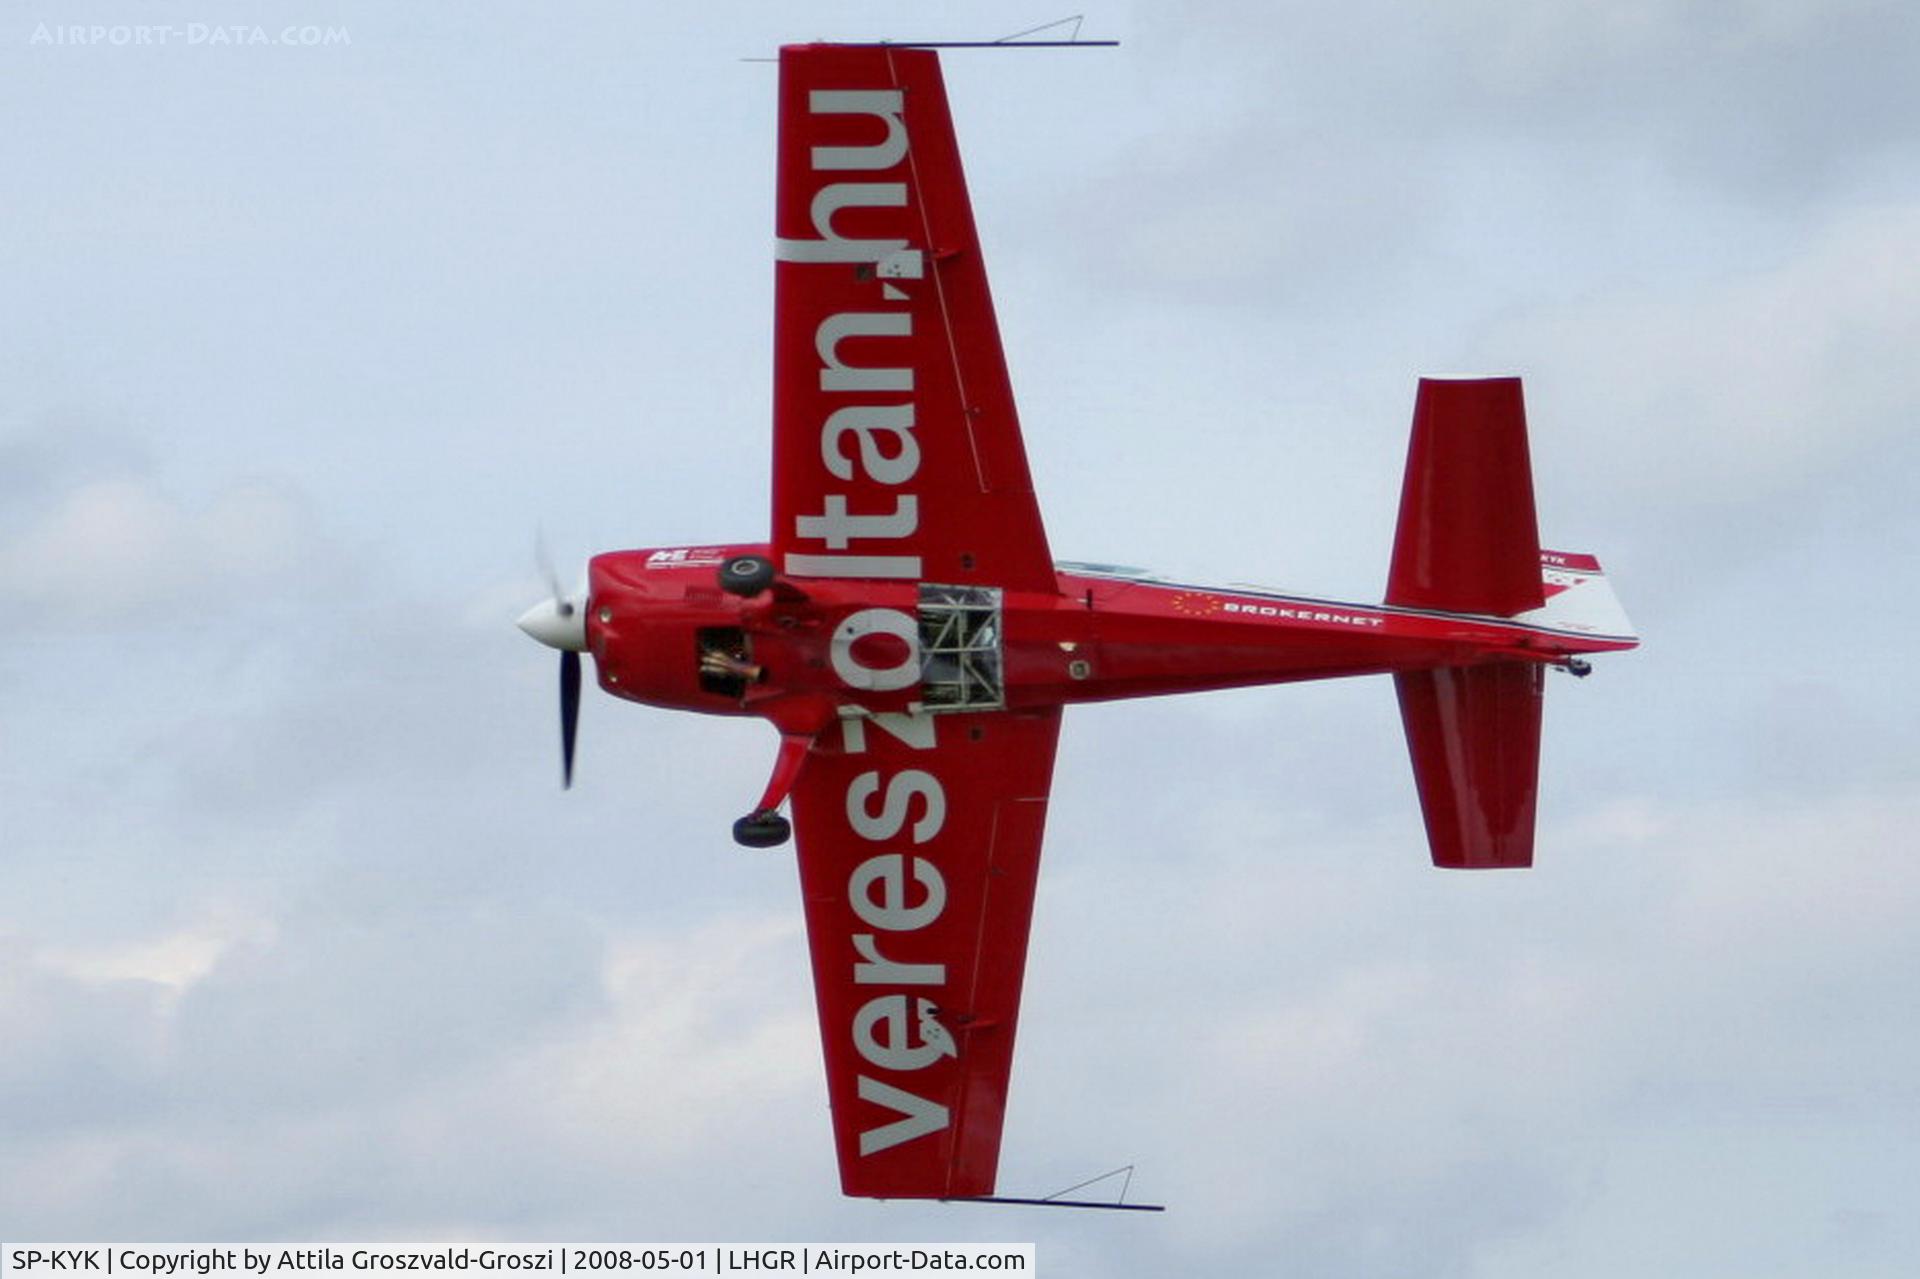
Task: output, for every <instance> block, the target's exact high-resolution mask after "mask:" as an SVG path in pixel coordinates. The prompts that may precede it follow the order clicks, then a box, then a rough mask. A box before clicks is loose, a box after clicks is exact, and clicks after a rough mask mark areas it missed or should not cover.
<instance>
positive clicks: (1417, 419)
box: [1387, 377, 1544, 616]
mask: <svg viewBox="0 0 1920 1279" xmlns="http://www.w3.org/2000/svg"><path fill="white" fill-rule="evenodd" d="M1543 598H1544V597H1543V596H1542V594H1541V589H1540V532H1539V529H1538V527H1537V525H1536V524H1535V521H1534V513H1533V471H1532V467H1531V465H1530V463H1529V461H1528V458H1527V414H1526V408H1525V406H1524V404H1523V403H1522V400H1521V396H1520V379H1519V378H1517V377H1503V378H1482V379H1476V380H1472V381H1440V380H1436V379H1433V378H1422V379H1421V380H1420V391H1419V395H1418V397H1417V398H1416V399H1415V400H1414V406H1413V438H1412V441H1411V442H1410V443H1409V444H1408V447H1407V475H1406V480H1405V483H1404V485H1403V486H1402V488H1401V490H1400V524H1399V527H1398V529H1397V530H1396V531H1395V533H1394V537H1393V566H1392V568H1391V569H1390V570H1389V571H1388V574H1387V603H1389V604H1402V605H1408V606H1411V607H1414V608H1438V609H1446V610H1447V611H1449V612H1455V613H1497V614H1500V615H1502V616H1511V615H1512V614H1514V613H1521V612H1525V611H1526V610H1527V609H1531V608H1539V607H1540V605H1541V603H1542V601H1543Z"/></svg>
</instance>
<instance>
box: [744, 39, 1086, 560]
mask: <svg viewBox="0 0 1920 1279" xmlns="http://www.w3.org/2000/svg"><path fill="white" fill-rule="evenodd" d="M775 231H776V234H777V236H778V251H777V253H776V258H777V263H776V266H775V268H774V356H773V384H774V385H773V391H774V397H773V546H774V553H775V557H776V562H777V563H778V564H779V565H780V567H781V569H782V571H783V572H785V573H787V574H789V575H791V576H796V577H808V576H815V577H881V578H886V577H892V578H902V579H912V580H931V581H939V582H955V583H963V584H977V585H983V586H999V587H1004V588H1009V589H1016V590H1041V591H1051V590H1053V589H1054V577H1053V563H1052V556H1051V554H1050V553H1049V552H1048V550H1047V538H1046V533H1045V531H1044V529H1043V528H1042V527H1041V523H1040V510H1039V506H1038V505H1037V504H1036V503H1035V501H1034V496H1033V482H1032V480H1031V478H1030V477H1029V475H1028V472H1027V458H1026V451H1025V449H1024V448H1023V447H1022V445H1021V443H1020V422H1019V419H1018V418H1017V417H1016V416H1015V414H1014V407H1013V389H1012V386H1011V385H1010V384H1009V382H1008V380H1007V368H1006V362H1005V360H1004V358H1003V357H1002V355H1001V351H1000V333H999V329H998V327H997V325H996V324H995V323H994V318H993V299H992V297H991V296H990V295H989V293H988V291H987V273H986V267H985V265H984V264H983V263H982V261H981V257H980V242H979V239H978V238H977V237H976V235H975V234H974V226H973V211H972V209H971V207H970V206H969V204H968V202H967V185H966V178H965V176H964V175H963V174H962V172H961V170H960V153H959V149H958V147H957V146H956V145H955V143H954V137H953V122H952V119H951V117H950V116H949V115H948V112H947V97H946V89H945V87H944V86H943V84H942V82H941V78H940V63H939V60H938V56H937V55H936V54H934V53H933V52H931V51H929V50H914V49H892V48H880V47H857V46H844V45H802V46H791V47H788V48H784V49H782V50H781V51H780V142H779V175H778V195H777V212H776V227H775Z"/></svg>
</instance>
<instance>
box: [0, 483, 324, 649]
mask: <svg viewBox="0 0 1920 1279" xmlns="http://www.w3.org/2000/svg"><path fill="white" fill-rule="evenodd" d="M313 549H314V530H313V528H312V522H311V516H310V515H309V513H308V511H307V510H306V508H305V506H304V504H303V503H302V502H301V501H300V500H299V499H298V498H297V497H296V496H295V495H294V494H293V493H292V492H291V490H289V489H287V488H286V487H284V486H281V485H275V484H266V483H251V484H242V485H236V486H233V487H230V488H227V489H225V490H223V491H221V492H219V493H218V494H216V495H215V496H213V497H212V498H211V499H210V500H208V501H207V502H205V503H203V504H188V503H183V502H180V501H177V500H175V499H173V498H172V497H170V496H169V495H167V494H166V493H165V492H163V491H162V490H161V489H160V488H159V487H158V486H157V485H155V484H154V483H152V482H151V481H150V480H146V479H142V478H131V477H129V478H115V479H98V480H92V481H89V482H86V483H83V484H80V485H79V486H77V487H75V488H73V489H71V490H69V491H67V492H66V493H64V494H62V495H61V496H60V497H59V498H58V499H57V500H56V501H55V502H54V503H53V504H52V505H51V509H49V510H47V511H46V513H45V514H44V515H43V516H42V517H41V518H40V519H39V520H37V521H35V522H34V523H32V524H30V525H28V526H27V527H25V528H23V529H21V530H20V531H19V532H17V533H16V534H15V535H14V536H12V537H11V538H9V539H8V540H7V541H6V542H5V543H4V544H0V599H4V600H6V601H7V602H8V607H9V611H11V612H14V613H15V614H16V623H15V624H16V625H18V624H19V617H18V615H20V614H24V615H25V616H27V617H37V618H40V619H42V620H43V623H44V624H57V625H59V626H61V627H71V626H73V625H75V624H76V623H79V624H99V623H107V622H126V621H136V620H139V619H142V618H146V617H151V616H153V615H154V614H155V613H161V614H163V615H166V616H169V617H172V616H176V615H178V614H179V613H182V612H186V611H191V610H194V609H196V608H203V609H206V610H208V611H210V612H211V611H218V610H221V609H223V608H228V607H232V606H233V605H234V604H235V603H236V601H239V600H241V599H242V598H243V597H244V596H246V595H249V594H251V593H254V592H257V591H258V590H260V589H261V588H262V587H263V586H265V587H272V586H273V585H274V582H275V579H276V578H277V577H281V576H284V575H287V574H292V573H297V572H298V573H312V571H313V570H314V569H315V568H316V567H317V566H316V565H315V564H314V563H313V557H312V551H313ZM56 619H57V622H56Z"/></svg>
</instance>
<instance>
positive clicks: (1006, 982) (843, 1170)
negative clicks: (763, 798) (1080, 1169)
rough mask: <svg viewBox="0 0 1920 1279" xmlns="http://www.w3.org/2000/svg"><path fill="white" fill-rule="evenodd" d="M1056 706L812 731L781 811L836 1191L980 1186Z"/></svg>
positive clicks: (1007, 1064) (1035, 863)
mask: <svg viewBox="0 0 1920 1279" xmlns="http://www.w3.org/2000/svg"><path fill="white" fill-rule="evenodd" d="M1059 727H1060V711H1059V708H1058V707H1051V708H1048V709H1046V710H1043V711H1038V712H1007V711H999V712H987V713H981V714H943V715H927V714H914V715H908V714H889V715H874V716H871V717H867V718H863V719H847V720H842V721H841V722H840V723H839V724H838V725H836V726H832V727H829V728H828V729H827V731H826V732H824V733H822V734H821V735H820V737H819V738H818V739H817V740H816V742H815V744H814V748H813V751H812V753H811V754H809V756H808V757H807V762H806V766H805V768H804V769H803V770H802V772H801V775H800V781H799V785H798V786H797V787H796V788H795V790H794V793H793V814H794V820H795V825H796V827H797V831H796V833H797V836H798V841H799V863H800V888H801V892H802V894H803V895H804V897H805V899H806V912H807V938H808V945H809V947H810V949H811V951H812V955H813V982H814V991H815V994H816V996H817V999H818V1002H819V1010H820V1040H821V1045H822V1047H823V1049H824V1052H825V1056H826V1066H827V1093H828V1098H829V1100H830V1102H831V1103H832V1107H833V1127H834V1142H835V1145H836V1147H837V1149H838V1152H839V1157H840V1184H841V1188H842V1189H843V1190H844V1191H845V1192H846V1193H847V1194H849V1195H866V1196H871V1197H875V1198H883V1199H892V1198H961V1197H966V1196H972V1195H987V1194H992V1193H993V1184H994V1171H995V1168H996V1166H997V1165H998V1163H999V1157H1000V1123H1001V1118H1002V1115H1003V1113H1004V1111H1005V1107H1006V1099H1007V1079H1008V1074H1009V1072H1010V1071H1011V1069H1012V1065H1013V1035H1014V1026H1015V1023H1016V1020H1017V1018H1018V1015H1019V1010H1020V981H1021V974H1022V972H1023V970H1024V968H1025V965H1026V954H1027V928H1028V924H1029V922H1030V920H1031V918H1032V913H1033V890H1034V882H1035V879H1036V877H1037V876H1038V874H1039V869H1040V837H1041V831H1042V828H1043V826H1044V824H1045V821H1046V811H1047V790H1048V784H1049V782H1050V780H1051V778H1052V774H1053V748H1054V741H1055V738H1056V737H1057V735H1058V732H1059Z"/></svg>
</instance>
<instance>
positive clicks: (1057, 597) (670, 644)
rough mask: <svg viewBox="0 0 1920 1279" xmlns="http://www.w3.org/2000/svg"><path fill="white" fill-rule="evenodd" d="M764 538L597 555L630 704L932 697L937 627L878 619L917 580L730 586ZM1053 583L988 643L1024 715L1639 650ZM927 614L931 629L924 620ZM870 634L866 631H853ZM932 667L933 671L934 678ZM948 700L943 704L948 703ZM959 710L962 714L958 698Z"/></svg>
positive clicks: (884, 705) (1006, 695) (1225, 592)
mask: <svg viewBox="0 0 1920 1279" xmlns="http://www.w3.org/2000/svg"><path fill="white" fill-rule="evenodd" d="M747 554H753V555H765V554H767V547H766V546H764V545H739V546H718V547H699V548H675V549H671V550H638V551H619V552H614V553H611V554H605V555H599V556H596V557H595V558H594V559H593V561H592V566H591V579H590V582H591V595H590V602H589V607H588V617H587V647H588V651H590V652H591V653H592V654H593V656H594V659H595V662H596V665H597V667H598V672H599V680H600V686H601V687H602V688H603V689H605V690H606V691H607V692H609V693H612V694H613V695H614V696H616V697H623V698H626V699H628V700H630V701H636V702H642V703H645V704H647V705H652V706H662V707H669V708H673V709H676V710H691V711H700V712H704V713H706V714H712V715H758V716H762V717H764V718H767V719H769V720H772V721H773V722H774V723H775V724H776V725H778V726H779V727H780V728H781V729H782V731H784V732H790V733H811V732H817V731H818V730H819V729H820V728H821V727H823V726H824V725H825V724H827V723H829V722H831V721H832V720H833V718H834V717H835V715H836V714H837V713H838V712H839V711H840V709H841V707H843V706H846V705H848V704H857V705H859V706H860V707H861V708H862V709H864V710H866V711H871V712H880V711H888V710H903V709H906V708H908V707H910V706H914V705H926V704H928V697H927V693H928V688H927V686H926V683H925V681H924V680H923V678H922V675H923V673H924V671H923V668H925V667H928V666H929V665H930V663H931V662H932V661H933V660H935V659H933V658H932V657H930V656H929V655H928V654H926V653H922V652H921V651H920V646H921V645H920V640H921V637H920V636H918V635H907V634H903V633H901V632H900V631H899V629H898V623H897V622H896V623H895V629H894V630H891V631H889V630H887V629H884V628H882V629H879V630H875V629H873V628H871V627H862V626H860V625H859V624H858V623H859V621H860V619H861V618H862V617H874V618H893V619H900V618H913V617H915V616H916V615H917V614H918V615H920V616H922V617H923V618H924V616H925V611H924V610H925V609H926V607H927V605H926V604H925V597H924V594H923V593H924V591H925V590H927V589H928V588H924V587H922V586H920V585H918V584H916V583H912V582H886V581H872V580H852V579H833V578H810V579H807V580H806V581H805V582H804V583H801V584H799V587H798V589H796V588H794V587H792V586H786V585H783V586H781V587H780V588H778V589H776V590H774V591H770V592H765V593H763V594H761V595H759V596H758V597H756V598H753V599H745V600H743V599H741V598H739V597H737V596H734V595H730V594H727V593H725V592H723V591H722V590H721V589H720V588H719V585H718V583H717V581H716V577H715V573H716V568H717V566H718V565H719V564H720V563H721V562H722V561H723V560H724V559H725V558H726V557H729V556H734V555H747ZM1056 580H1057V583H1058V589H1057V591H1056V592H1053V593H1041V592H1023V591H1008V592H1005V593H1004V594H1001V593H996V600H995V603H996V605H997V609H996V615H997V622H998V626H997V632H996V633H995V634H992V635H989V636H986V637H984V638H985V643H983V644H981V645H980V646H979V647H981V648H982V649H983V650H985V649H990V650H991V651H992V653H993V655H994V658H995V665H996V669H995V670H994V671H993V672H991V675H992V676H997V679H996V678H989V679H988V681H987V694H986V695H987V696H989V697H993V696H995V695H996V694H997V697H998V700H997V701H990V702H987V703H976V704H975V708H979V709H985V708H986V707H987V706H996V707H1005V708H1007V709H1015V710H1017V709H1023V708H1030V707H1037V706H1049V705H1060V704H1064V703H1069V702H1096V701H1107V700H1112V699H1115V698H1125V697H1150V696H1155V695H1158V694H1164V693H1183V692H1197V691H1201V690H1206V689H1219V688H1233V687H1242V686H1247V685H1254V684H1277V683H1285V682H1288V681H1293V680H1307V679H1326V678H1332V677H1335V676H1343V675H1369V674H1381V673H1389V672H1395V671H1408V670H1422V669H1430V668H1435V667H1443V666H1467V665H1473V664H1475V663H1479V662H1489V661H1498V660H1515V659H1519V660H1532V661H1539V662H1546V663H1550V662H1558V661H1563V660H1565V659H1566V658H1568V657H1570V656H1574V655H1577V654H1582V653H1593V652H1601V651H1607V650H1612V649H1618V648H1624V647H1630V645H1628V644H1625V643H1621V642H1618V641H1612V640H1602V639H1596V638H1590V637H1585V636H1580V635H1575V634H1570V633H1569V634H1555V633H1552V632H1546V631H1543V630H1541V629H1540V628H1538V627H1529V626H1524V625H1521V624H1518V623H1515V622H1510V621H1504V620H1502V619H1499V618H1494V617H1481V616H1473V615H1464V614H1451V613H1446V612H1442V611H1438V610H1423V609H1411V608H1402V607H1394V606H1385V605H1362V604H1345V603H1338V602H1334V601H1329V600H1319V599H1310V598H1304V597H1299V596H1291V595H1286V594H1283V593H1280V592H1269V591H1266V590H1264V589H1261V588H1244V587H1242V588H1219V587H1197V586H1184V585H1179V584H1175V583H1170V582H1165V581H1162V580H1159V579H1155V578H1148V577H1145V576H1141V575H1133V574H1130V573H1127V572H1126V571H1124V570H1115V571H1112V572H1105V571H1093V572H1069V571H1062V572H1060V573H1058V575H1057V579H1056ZM923 625H924V622H923ZM850 630H851V631H853V632H857V633H853V634H850V633H849V631H850ZM716 644H722V645H725V646H727V647H729V648H731V649H732V650H733V651H734V652H735V653H736V654H737V655H738V656H739V658H740V659H741V660H742V661H744V662H747V663H750V664H751V665H752V666H754V667H756V668H758V673H757V674H756V676H755V677H754V678H752V679H751V680H732V681H728V680H723V679H722V680H716V679H714V678H712V677H711V675H703V673H702V670H701V662H700V658H701V654H702V652H703V651H704V650H706V649H707V648H710V647H712V646H714V645H716ZM928 678H931V676H928ZM933 704H935V705H938V702H937V701H935V702H934V703H933ZM955 709H961V708H960V707H955Z"/></svg>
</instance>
